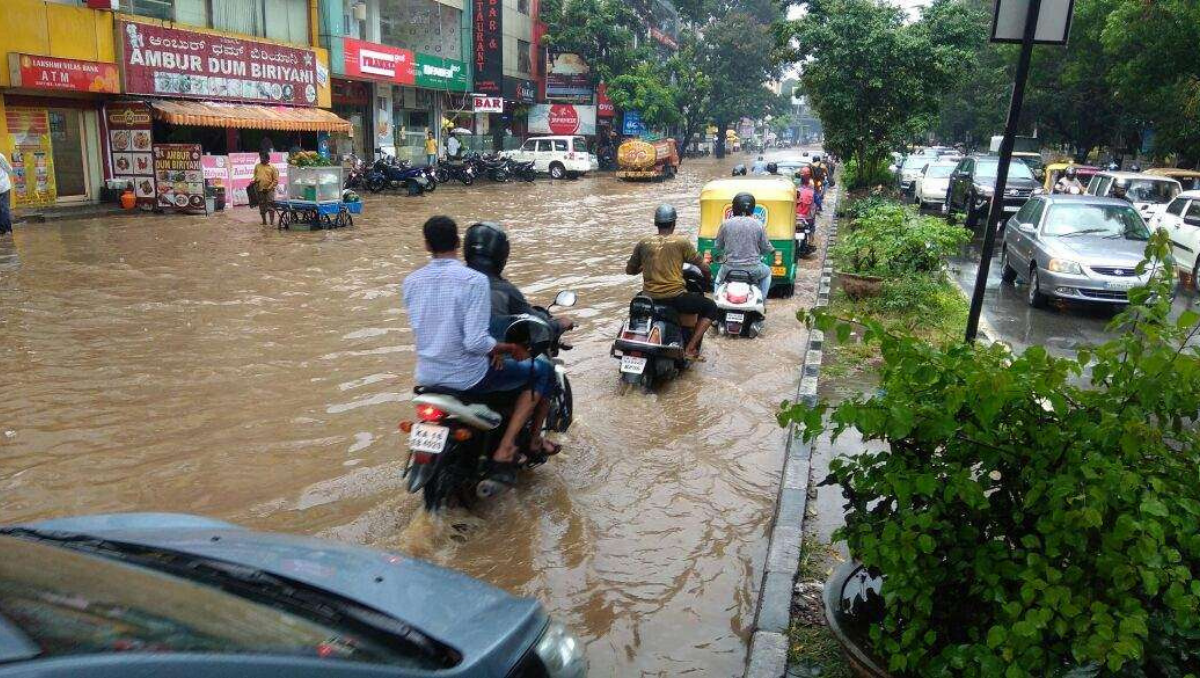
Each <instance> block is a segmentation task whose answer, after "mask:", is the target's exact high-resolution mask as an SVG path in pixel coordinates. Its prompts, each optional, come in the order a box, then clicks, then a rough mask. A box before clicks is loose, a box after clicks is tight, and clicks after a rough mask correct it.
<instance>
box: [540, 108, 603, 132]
mask: <svg viewBox="0 0 1200 678" xmlns="http://www.w3.org/2000/svg"><path fill="white" fill-rule="evenodd" d="M529 131H530V132H531V133H533V134H564V135H565V134H583V135H589V136H590V135H592V134H595V133H596V107H595V106H572V105H571V104H535V105H533V106H530V107H529Z"/></svg>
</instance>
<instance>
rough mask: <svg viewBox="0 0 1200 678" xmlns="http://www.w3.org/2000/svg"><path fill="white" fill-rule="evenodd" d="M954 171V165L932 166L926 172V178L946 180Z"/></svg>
mask: <svg viewBox="0 0 1200 678" xmlns="http://www.w3.org/2000/svg"><path fill="white" fill-rule="evenodd" d="M953 171H954V165H930V166H929V168H928V169H926V170H925V176H927V177H932V178H934V179H944V178H946V177H948V176H950V174H951V173H952V172H953Z"/></svg>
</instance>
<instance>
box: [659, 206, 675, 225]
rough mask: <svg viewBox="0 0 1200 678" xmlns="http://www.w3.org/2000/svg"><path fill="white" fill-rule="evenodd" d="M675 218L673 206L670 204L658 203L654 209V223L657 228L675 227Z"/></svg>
mask: <svg viewBox="0 0 1200 678" xmlns="http://www.w3.org/2000/svg"><path fill="white" fill-rule="evenodd" d="M677 218H678V215H677V214H676V213H675V208H674V207H672V206H670V205H659V206H658V209H656V210H654V225H655V226H657V227H658V228H675V220H676V219H677Z"/></svg>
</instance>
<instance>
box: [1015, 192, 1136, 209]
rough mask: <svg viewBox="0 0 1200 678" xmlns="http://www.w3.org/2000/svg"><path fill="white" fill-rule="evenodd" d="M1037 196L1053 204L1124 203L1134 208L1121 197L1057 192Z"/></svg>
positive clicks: (1116, 204) (1117, 204) (1118, 204)
mask: <svg viewBox="0 0 1200 678" xmlns="http://www.w3.org/2000/svg"><path fill="white" fill-rule="evenodd" d="M1037 197H1039V198H1041V199H1042V200H1045V201H1046V202H1047V203H1048V204H1051V205H1055V204H1058V203H1086V204H1088V205H1115V206H1120V205H1124V206H1125V207H1128V208H1130V209H1132V208H1133V205H1130V204H1129V201H1128V200H1122V199H1121V198H1101V197H1099V196H1095V195H1066V194H1062V193H1055V194H1053V195H1040V196H1037Z"/></svg>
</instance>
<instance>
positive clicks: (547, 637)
mask: <svg viewBox="0 0 1200 678" xmlns="http://www.w3.org/2000/svg"><path fill="white" fill-rule="evenodd" d="M533 651H534V652H536V653H537V656H538V657H539V658H540V659H541V660H542V664H544V665H545V667H546V674H547V675H548V676H549V677H550V678H584V676H586V675H587V658H586V657H584V655H583V643H581V642H579V639H578V638H576V637H575V636H574V635H572V634H571V632H570V631H568V630H567V627H565V626H563V625H562V624H560V623H558V622H556V621H553V620H551V622H550V623H549V624H548V625H547V626H546V630H545V631H543V632H542V637H541V638H539V639H538V642H537V645H535V646H534V648H533Z"/></svg>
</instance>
